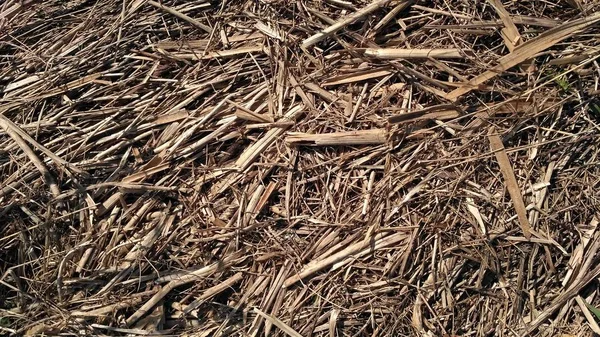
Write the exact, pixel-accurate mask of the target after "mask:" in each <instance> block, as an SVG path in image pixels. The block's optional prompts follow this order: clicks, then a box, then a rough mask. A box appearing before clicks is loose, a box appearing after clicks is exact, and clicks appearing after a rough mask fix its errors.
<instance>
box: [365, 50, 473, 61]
mask: <svg viewBox="0 0 600 337" xmlns="http://www.w3.org/2000/svg"><path fill="white" fill-rule="evenodd" d="M365 56H367V57H372V58H376V59H381V60H394V59H427V58H434V59H458V58H464V56H463V55H462V53H461V51H460V50H459V49H456V48H451V49H397V48H381V49H375V48H368V49H366V50H365Z"/></svg>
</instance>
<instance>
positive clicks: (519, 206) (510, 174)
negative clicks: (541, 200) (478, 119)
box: [488, 128, 531, 239]
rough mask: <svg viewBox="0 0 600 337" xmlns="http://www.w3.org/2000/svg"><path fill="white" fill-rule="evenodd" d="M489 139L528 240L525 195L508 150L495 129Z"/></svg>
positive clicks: (528, 230) (529, 234) (491, 130)
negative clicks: (518, 181)
mask: <svg viewBox="0 0 600 337" xmlns="http://www.w3.org/2000/svg"><path fill="white" fill-rule="evenodd" d="M488 138H489V140H490V148H491V149H492V151H494V153H495V155H496V159H497V160H498V165H500V171H501V172H502V176H503V177H504V182H505V183H506V189H507V190H508V193H509V194H510V198H511V199H512V201H513V205H514V207H515V210H516V211H517V216H518V218H519V223H520V224H521V230H522V231H523V235H524V236H525V238H526V239H529V238H530V237H531V226H530V225H529V220H528V219H527V210H526V209H525V204H524V203H523V195H522V194H521V188H520V187H519V184H518V183H517V179H516V177H515V172H514V171H513V169H512V165H511V164H510V160H509V159H508V155H507V154H506V150H505V149H504V145H503V144H502V139H500V136H498V135H497V134H495V130H494V129H493V128H492V129H490V135H488Z"/></svg>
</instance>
